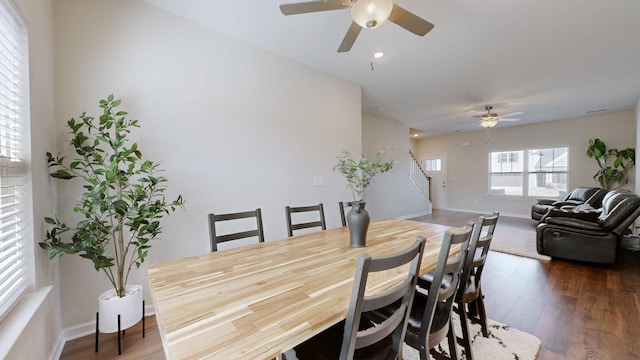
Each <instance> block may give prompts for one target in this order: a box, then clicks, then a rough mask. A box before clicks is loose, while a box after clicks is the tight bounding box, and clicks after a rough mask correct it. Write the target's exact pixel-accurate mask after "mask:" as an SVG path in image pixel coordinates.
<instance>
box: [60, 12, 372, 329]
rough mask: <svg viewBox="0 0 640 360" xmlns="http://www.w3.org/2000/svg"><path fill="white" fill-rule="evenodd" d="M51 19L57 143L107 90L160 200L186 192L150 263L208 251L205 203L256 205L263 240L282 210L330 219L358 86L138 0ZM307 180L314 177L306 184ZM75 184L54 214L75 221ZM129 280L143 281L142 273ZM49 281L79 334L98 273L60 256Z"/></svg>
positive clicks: (280, 223) (92, 305)
mask: <svg viewBox="0 0 640 360" xmlns="http://www.w3.org/2000/svg"><path fill="white" fill-rule="evenodd" d="M54 14H55V47H56V58H55V60H56V61H55V62H56V68H55V69H56V76H57V77H56V103H57V105H58V106H57V109H56V121H57V122H58V130H57V139H58V146H57V149H55V150H58V151H59V150H62V149H63V148H64V147H65V146H64V135H65V132H66V129H64V126H63V124H64V123H65V122H66V120H67V119H68V118H70V117H74V116H78V115H79V114H80V113H81V112H82V111H85V110H86V111H88V113H89V114H97V113H98V112H97V110H99V109H98V108H97V101H98V100H99V99H102V98H104V97H105V96H107V95H108V94H110V93H115V95H116V97H120V98H122V99H123V103H122V106H121V108H122V109H123V110H127V111H128V112H129V113H130V115H131V116H132V117H133V118H137V119H140V121H141V125H142V128H141V130H140V131H138V132H137V133H134V138H135V140H136V141H137V142H138V144H139V146H140V148H141V149H142V151H143V154H144V155H145V156H147V157H149V158H150V159H152V160H157V161H161V162H162V165H163V168H164V169H165V170H166V172H165V173H164V175H165V176H166V177H167V178H168V179H169V192H168V194H167V195H168V197H174V196H176V195H177V194H182V195H183V196H184V199H185V201H186V211H180V212H177V213H175V214H172V215H171V216H169V217H167V218H165V221H164V222H163V228H164V232H163V233H162V235H161V238H162V239H161V240H159V241H157V242H155V245H154V247H153V249H151V254H150V257H149V259H148V262H149V263H155V262H159V261H164V260H169V259H176V258H181V257H186V256H190V255H196V254H202V253H205V252H208V251H209V233H208V223H207V214H208V213H210V212H219V213H223V212H235V211H245V210H250V209H255V208H257V207H260V208H262V213H263V217H264V230H265V234H266V238H267V240H272V239H278V238H283V237H285V236H286V225H285V214H284V207H285V205H310V204H317V203H319V202H323V203H324V204H325V209H326V210H325V211H326V215H327V222H328V226H329V227H336V226H339V224H340V220H339V213H338V205H337V204H338V201H340V200H342V199H345V198H348V196H349V192H348V189H347V188H346V187H345V183H344V180H343V179H342V177H341V176H340V175H339V174H338V173H334V172H333V171H332V170H331V169H332V167H333V164H334V163H335V160H336V156H338V155H339V154H340V152H341V151H342V149H349V150H350V151H352V152H354V153H359V152H360V150H361V147H362V144H361V122H362V121H361V103H360V101H361V94H360V87H359V86H356V85H354V84H351V83H348V82H346V81H343V80H340V79H337V78H334V77H331V76H328V75H327V74H325V73H322V72H319V71H317V70H313V69H310V68H308V67H306V66H304V65H301V64H298V63H295V62H293V61H290V60H288V59H285V58H283V57H281V56H279V55H275V54H272V53H269V52H266V51H263V50H260V49H258V48H255V47H253V46H249V45H247V44H245V43H242V42H240V41H237V40H234V39H232V38H229V37H227V36H226V35H223V34H220V33H217V32H215V31H212V30H210V29H206V28H204V27H201V26H199V25H196V24H193V23H189V22H187V21H184V20H182V19H180V18H178V17H176V16H173V15H170V14H168V13H165V12H163V11H161V10H159V9H157V8H155V7H152V6H149V5H146V4H144V3H142V2H139V1H126V0H117V1H114V0H97V1H85V0H60V1H56V2H55V3H54ZM52 150H54V149H52ZM314 176H324V182H325V185H324V186H322V187H313V179H314ZM77 187H78V185H77V184H69V183H65V182H61V183H60V185H59V188H58V189H59V214H58V215H59V216H60V217H61V218H63V219H73V218H74V217H73V216H74V214H73V213H72V211H71V209H72V207H73V205H74V203H75V201H76V200H75V198H76V196H77V190H76V189H74V188H77ZM133 282H137V283H141V284H144V285H145V286H146V284H147V280H146V276H145V273H144V272H138V273H137V274H136V276H135V278H134V279H133ZM61 286H62V323H63V326H64V327H65V328H72V329H71V330H70V331H71V332H73V331H76V332H78V333H81V332H82V331H83V330H87V329H89V328H90V327H89V326H88V325H87V324H90V323H91V322H92V321H93V319H94V317H95V311H96V306H97V303H96V298H97V296H98V295H99V294H100V293H101V292H102V291H105V290H106V289H107V288H108V287H109V284H108V282H107V281H106V278H105V277H104V276H103V275H102V274H96V272H95V271H94V270H93V267H92V264H90V263H89V262H88V261H86V260H84V259H81V258H79V257H71V256H66V257H64V258H63V259H62V260H61ZM147 300H150V298H149V297H148V294H147ZM148 303H150V301H148ZM74 326H80V327H81V329H77V328H75V329H74V328H73V327H74Z"/></svg>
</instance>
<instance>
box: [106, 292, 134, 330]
mask: <svg viewBox="0 0 640 360" xmlns="http://www.w3.org/2000/svg"><path fill="white" fill-rule="evenodd" d="M125 292H126V294H125V296H124V297H119V296H118V295H116V291H115V289H110V290H107V291H105V292H103V293H102V294H100V296H99V297H98V305H99V306H98V312H99V314H98V321H99V322H98V330H100V332H103V333H114V332H117V331H118V315H120V330H124V329H127V328H130V327H131V326H133V325H135V324H137V323H138V322H139V321H140V320H141V319H142V285H126V286H125Z"/></svg>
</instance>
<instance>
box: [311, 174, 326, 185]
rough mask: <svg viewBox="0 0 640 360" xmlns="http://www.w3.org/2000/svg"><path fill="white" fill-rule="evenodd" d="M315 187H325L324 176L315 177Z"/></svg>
mask: <svg viewBox="0 0 640 360" xmlns="http://www.w3.org/2000/svg"><path fill="white" fill-rule="evenodd" d="M313 186H324V176H314V177H313Z"/></svg>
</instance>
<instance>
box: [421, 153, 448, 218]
mask: <svg viewBox="0 0 640 360" xmlns="http://www.w3.org/2000/svg"><path fill="white" fill-rule="evenodd" d="M420 162H421V163H422V166H423V167H424V170H425V172H426V173H427V176H429V177H431V186H430V190H429V192H430V194H429V196H430V200H431V205H432V207H433V208H434V209H440V210H446V209H447V154H438V155H424V156H422V158H421V159H420Z"/></svg>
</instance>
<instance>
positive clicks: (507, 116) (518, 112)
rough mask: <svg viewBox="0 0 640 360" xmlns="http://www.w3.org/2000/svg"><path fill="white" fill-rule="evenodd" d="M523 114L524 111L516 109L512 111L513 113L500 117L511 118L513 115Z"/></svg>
mask: <svg viewBox="0 0 640 360" xmlns="http://www.w3.org/2000/svg"><path fill="white" fill-rule="evenodd" d="M522 114H524V113H523V112H522V111H516V112H512V113H508V114H504V115H501V116H500V119H502V118H503V117H505V118H510V117H512V116H518V115H522Z"/></svg>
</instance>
